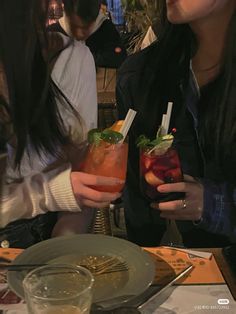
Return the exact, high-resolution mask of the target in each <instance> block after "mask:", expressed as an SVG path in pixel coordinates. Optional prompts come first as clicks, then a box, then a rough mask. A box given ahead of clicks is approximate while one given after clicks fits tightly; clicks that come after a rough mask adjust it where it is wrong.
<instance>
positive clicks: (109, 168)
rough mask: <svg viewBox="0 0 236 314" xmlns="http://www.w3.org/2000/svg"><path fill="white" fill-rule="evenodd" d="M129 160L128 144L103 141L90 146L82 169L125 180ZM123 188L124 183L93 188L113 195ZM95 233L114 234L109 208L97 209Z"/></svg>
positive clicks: (94, 225)
mask: <svg viewBox="0 0 236 314" xmlns="http://www.w3.org/2000/svg"><path fill="white" fill-rule="evenodd" d="M127 159H128V143H127V142H122V143H116V144H112V143H109V142H106V141H103V140H102V141H100V143H99V144H98V145H96V144H94V143H92V144H90V145H89V147H88V152H87V155H86V157H85V159H84V161H83V163H82V164H81V167H80V168H81V170H82V171H84V172H86V173H90V174H94V175H99V176H105V177H114V178H119V179H121V180H125V178H126V170H127ZM123 187H124V183H123V184H117V185H112V186H110V185H107V186H105V185H104V186H101V185H99V186H92V188H94V189H95V190H97V191H101V192H111V193H113V192H120V191H121V190H122V189H123ZM93 232H94V233H102V234H107V235H111V234H112V230H111V223H110V212H109V208H107V207H106V208H98V209H97V211H96V217H95V221H94V224H93Z"/></svg>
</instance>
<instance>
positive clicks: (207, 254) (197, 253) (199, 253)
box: [162, 246, 212, 259]
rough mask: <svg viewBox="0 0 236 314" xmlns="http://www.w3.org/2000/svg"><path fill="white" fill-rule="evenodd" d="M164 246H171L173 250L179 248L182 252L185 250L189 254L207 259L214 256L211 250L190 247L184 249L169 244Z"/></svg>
mask: <svg viewBox="0 0 236 314" xmlns="http://www.w3.org/2000/svg"><path fill="white" fill-rule="evenodd" d="M162 247H163V248H169V249H170V248H171V249H172V250H177V251H180V252H184V253H187V254H191V255H193V256H197V257H201V258H206V259H210V258H211V257H212V253H210V252H203V251H197V250H189V249H182V248H178V247H172V246H171V247H169V246H162Z"/></svg>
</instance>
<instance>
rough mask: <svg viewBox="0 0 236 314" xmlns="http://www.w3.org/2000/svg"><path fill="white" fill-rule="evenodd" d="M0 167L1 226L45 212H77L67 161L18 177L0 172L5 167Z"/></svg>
mask: <svg viewBox="0 0 236 314" xmlns="http://www.w3.org/2000/svg"><path fill="white" fill-rule="evenodd" d="M0 162H1V163H2V164H3V163H4V160H3V159H1V160H0ZM0 168H1V169H2V171H1V179H0V180H1V182H0V184H1V191H0V228H3V227H4V226H6V225H7V224H8V223H9V222H12V221H15V220H17V219H21V218H32V217H35V216H36V215H38V214H43V213H45V212H47V211H80V208H79V206H78V204H77V202H76V199H75V198H74V194H73V191H72V187H71V182H70V172H71V169H70V165H69V164H64V165H61V166H60V167H58V168H56V169H53V170H49V171H45V172H39V173H36V172H35V173H33V174H32V175H29V176H26V177H23V178H20V179H17V180H12V179H10V178H8V177H7V175H6V173H3V168H4V166H2V167H0Z"/></svg>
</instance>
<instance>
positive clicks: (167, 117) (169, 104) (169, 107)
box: [165, 102, 173, 134]
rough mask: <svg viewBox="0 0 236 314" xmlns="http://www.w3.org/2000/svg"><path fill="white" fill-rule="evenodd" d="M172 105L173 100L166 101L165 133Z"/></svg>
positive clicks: (167, 128)
mask: <svg viewBox="0 0 236 314" xmlns="http://www.w3.org/2000/svg"><path fill="white" fill-rule="evenodd" d="M172 106H173V102H168V107H167V113H166V119H165V130H166V134H167V133H168V130H169V125H170V117H171V112H172Z"/></svg>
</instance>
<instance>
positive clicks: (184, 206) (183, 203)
mask: <svg viewBox="0 0 236 314" xmlns="http://www.w3.org/2000/svg"><path fill="white" fill-rule="evenodd" d="M181 201H182V208H183V209H185V208H186V207H187V204H186V200H185V199H183V200H181Z"/></svg>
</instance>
